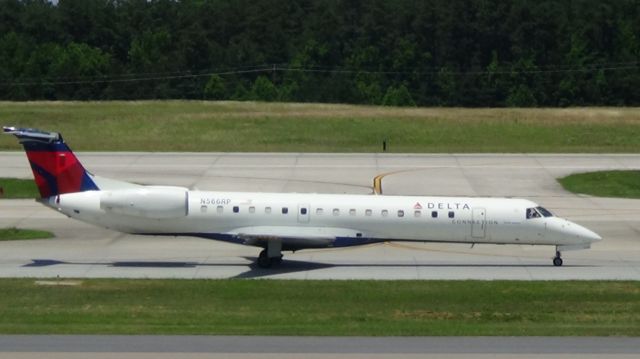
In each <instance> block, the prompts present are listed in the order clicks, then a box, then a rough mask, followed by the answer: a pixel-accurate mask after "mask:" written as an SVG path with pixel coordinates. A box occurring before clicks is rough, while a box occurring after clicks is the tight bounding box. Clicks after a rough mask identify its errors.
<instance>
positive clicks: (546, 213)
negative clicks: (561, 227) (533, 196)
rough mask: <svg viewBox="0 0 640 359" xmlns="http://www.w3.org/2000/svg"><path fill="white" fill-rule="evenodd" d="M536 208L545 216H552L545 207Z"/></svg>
mask: <svg viewBox="0 0 640 359" xmlns="http://www.w3.org/2000/svg"><path fill="white" fill-rule="evenodd" d="M536 209H537V210H538V212H540V214H542V215H543V216H545V217H553V213H551V212H549V211H548V210H547V209H546V208H543V207H536Z"/></svg>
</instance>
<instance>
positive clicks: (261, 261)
mask: <svg viewBox="0 0 640 359" xmlns="http://www.w3.org/2000/svg"><path fill="white" fill-rule="evenodd" d="M256 263H258V267H260V268H271V266H273V265H278V264H280V263H282V254H281V255H280V256H279V257H271V258H269V255H268V253H267V250H266V249H263V250H262V251H261V252H260V255H259V256H258V260H257V261H256Z"/></svg>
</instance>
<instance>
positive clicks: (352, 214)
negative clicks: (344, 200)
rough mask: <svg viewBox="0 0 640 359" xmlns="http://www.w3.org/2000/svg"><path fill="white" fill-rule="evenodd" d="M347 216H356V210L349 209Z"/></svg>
mask: <svg viewBox="0 0 640 359" xmlns="http://www.w3.org/2000/svg"><path fill="white" fill-rule="evenodd" d="M349 215H350V216H355V215H356V210H355V209H353V208H351V209H350V210H349Z"/></svg>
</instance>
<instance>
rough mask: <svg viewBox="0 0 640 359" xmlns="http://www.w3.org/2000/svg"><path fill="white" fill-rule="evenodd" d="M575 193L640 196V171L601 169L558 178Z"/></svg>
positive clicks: (604, 195)
mask: <svg viewBox="0 0 640 359" xmlns="http://www.w3.org/2000/svg"><path fill="white" fill-rule="evenodd" d="M558 181H559V182H560V184H562V186H563V187H564V188H565V189H566V190H567V191H571V192H574V193H583V194H589V195H592V196H599V197H622V198H640V171H600V172H587V173H578V174H572V175H569V176H567V177H563V178H560V179H558Z"/></svg>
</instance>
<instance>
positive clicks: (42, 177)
mask: <svg viewBox="0 0 640 359" xmlns="http://www.w3.org/2000/svg"><path fill="white" fill-rule="evenodd" d="M2 130H3V132H4V133H6V134H10V135H14V136H16V137H17V138H18V139H19V140H20V143H21V144H22V146H24V149H25V151H26V152H27V158H28V159H29V163H30V164H31V169H32V170H33V176H34V177H35V182H36V185H37V186H38V189H39V190H40V196H41V197H43V198H46V197H51V196H57V195H60V194H65V193H74V192H83V191H92V190H98V186H96V184H95V182H94V181H93V179H92V178H91V177H92V176H91V175H90V174H89V172H87V171H86V170H85V169H84V167H83V166H82V164H81V163H80V161H78V158H77V157H76V156H75V155H74V154H73V152H72V151H71V149H70V148H69V146H67V144H66V143H64V140H63V139H62V136H61V135H60V134H59V133H57V132H44V131H40V130H35V129H31V128H15V127H3V128H2Z"/></svg>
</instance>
